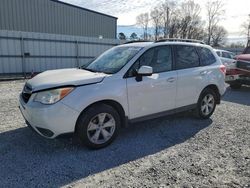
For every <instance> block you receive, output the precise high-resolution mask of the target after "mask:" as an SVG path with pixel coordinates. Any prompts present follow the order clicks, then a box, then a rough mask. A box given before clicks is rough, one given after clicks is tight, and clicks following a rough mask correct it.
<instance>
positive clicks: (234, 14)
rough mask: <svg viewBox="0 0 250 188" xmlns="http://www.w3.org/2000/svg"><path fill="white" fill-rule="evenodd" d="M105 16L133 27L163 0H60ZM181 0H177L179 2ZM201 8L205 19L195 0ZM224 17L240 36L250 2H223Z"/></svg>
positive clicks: (224, 22) (203, 0)
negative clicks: (139, 16)
mask: <svg viewBox="0 0 250 188" xmlns="http://www.w3.org/2000/svg"><path fill="white" fill-rule="evenodd" d="M62 1H65V2H68V3H72V4H75V5H79V6H82V7H85V8H88V9H92V10H95V11H98V12H102V13H105V14H109V15H113V16H116V17H118V25H134V24H135V18H136V16H137V15H138V14H140V13H143V12H149V11H150V10H151V9H152V7H154V6H155V5H157V4H159V3H160V2H162V1H164V0H88V1H86V0H62ZM181 1H183V0H177V2H181ZM195 2H197V3H199V4H200V5H201V7H202V13H201V15H202V17H203V19H205V15H206V11H205V7H204V6H205V3H206V0H195ZM224 4H225V11H226V12H225V15H224V18H223V20H221V25H223V26H224V27H225V28H226V29H227V30H228V32H229V34H230V36H234V35H235V36H239V35H240V30H241V28H240V26H241V24H242V23H243V22H244V20H246V19H247V17H248V14H250V0H224Z"/></svg>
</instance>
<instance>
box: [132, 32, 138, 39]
mask: <svg viewBox="0 0 250 188" xmlns="http://www.w3.org/2000/svg"><path fill="white" fill-rule="evenodd" d="M130 39H131V40H136V39H138V36H137V34H136V33H132V34H131V35H130Z"/></svg>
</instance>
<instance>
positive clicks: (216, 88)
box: [199, 84, 221, 104]
mask: <svg viewBox="0 0 250 188" xmlns="http://www.w3.org/2000/svg"><path fill="white" fill-rule="evenodd" d="M205 89H211V90H213V91H214V92H215V94H216V99H215V100H216V104H220V101H221V96H220V92H219V88H218V86H216V85H215V84H210V85H208V86H206V87H205V88H204V89H203V90H202V91H201V93H200V95H201V94H202V92H203V91H204V90H205ZM200 95H199V96H200Z"/></svg>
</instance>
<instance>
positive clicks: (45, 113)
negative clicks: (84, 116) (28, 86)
mask: <svg viewBox="0 0 250 188" xmlns="http://www.w3.org/2000/svg"><path fill="white" fill-rule="evenodd" d="M19 109H20V111H21V113H22V115H23V117H24V119H25V121H26V124H27V125H28V126H30V127H31V128H32V129H34V130H35V131H36V132H37V133H38V134H40V135H41V136H43V137H46V138H51V139H52V138H55V137H57V136H59V135H61V134H66V133H72V132H74V130H75V125H76V121H77V118H78V116H79V114H80V113H79V112H77V111H75V110H73V109H72V108H70V107H68V106H66V105H65V104H63V103H62V102H61V101H59V102H57V103H56V104H53V105H43V104H40V103H38V102H33V100H32V97H31V99H30V100H29V101H28V102H27V103H25V102H24V100H23V99H22V96H21V95H20V97H19Z"/></svg>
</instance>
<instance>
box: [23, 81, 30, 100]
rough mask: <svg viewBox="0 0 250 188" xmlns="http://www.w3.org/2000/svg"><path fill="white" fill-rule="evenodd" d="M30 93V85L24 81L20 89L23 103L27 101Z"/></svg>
mask: <svg viewBox="0 0 250 188" xmlns="http://www.w3.org/2000/svg"><path fill="white" fill-rule="evenodd" d="M31 94H32V87H31V86H30V85H28V84H27V83H26V84H25V86H24V88H23V91H22V98H23V101H24V102H25V103H27V102H28V101H29V99H30V97H31Z"/></svg>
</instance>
